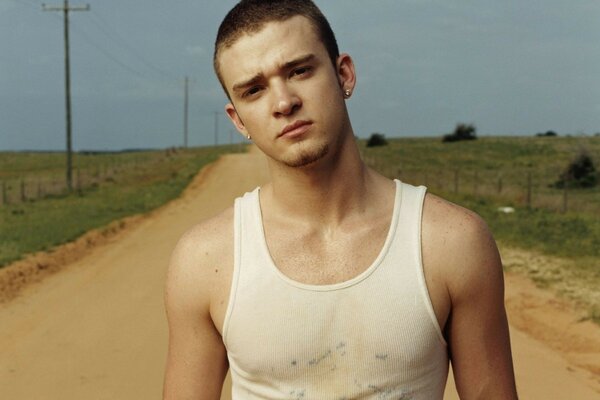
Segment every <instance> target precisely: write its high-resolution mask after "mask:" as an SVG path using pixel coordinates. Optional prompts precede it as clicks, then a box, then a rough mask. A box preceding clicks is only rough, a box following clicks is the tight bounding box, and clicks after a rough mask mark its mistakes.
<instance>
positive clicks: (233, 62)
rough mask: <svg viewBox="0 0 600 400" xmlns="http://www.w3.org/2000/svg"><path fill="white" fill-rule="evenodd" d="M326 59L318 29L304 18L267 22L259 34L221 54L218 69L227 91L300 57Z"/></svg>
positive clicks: (235, 44)
mask: <svg viewBox="0 0 600 400" xmlns="http://www.w3.org/2000/svg"><path fill="white" fill-rule="evenodd" d="M306 54H314V55H315V56H317V57H319V56H327V50H326V49H325V46H324V45H323V43H322V42H321V39H320V38H319V36H318V35H317V32H316V28H315V27H314V26H313V24H312V23H311V22H310V21H309V20H308V19H307V18H305V17H302V16H295V17H292V18H289V19H287V20H285V21H272V22H267V23H266V24H265V25H264V27H263V28H262V29H261V30H259V31H258V32H256V33H251V34H244V35H242V36H241V37H240V38H239V39H238V40H237V41H236V42H234V43H233V44H232V45H231V46H230V47H228V48H225V49H223V50H221V52H220V54H219V60H218V61H219V66H220V71H221V76H222V77H223V81H224V83H225V85H226V86H227V88H228V89H230V88H231V87H232V86H233V84H234V83H235V82H236V81H238V80H243V79H244V78H248V77H252V76H254V75H256V74H264V73H265V72H266V71H268V70H271V69H273V68H277V66H280V65H283V64H285V63H286V62H287V61H289V60H292V59H294V58H296V57H297V56H299V55H306Z"/></svg>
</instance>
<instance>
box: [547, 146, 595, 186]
mask: <svg viewBox="0 0 600 400" xmlns="http://www.w3.org/2000/svg"><path fill="white" fill-rule="evenodd" d="M597 184H598V172H597V171H596V167H595V165H594V161H593V160H592V157H591V156H590V154H589V153H588V152H587V150H585V149H583V150H581V151H580V152H579V154H578V155H577V156H576V157H575V158H574V159H573V161H571V162H570V163H569V165H568V167H567V169H566V170H565V171H564V172H563V173H562V174H560V177H559V179H558V181H556V183H555V184H554V186H555V187H557V188H563V187H565V185H568V187H579V188H591V187H594V186H596V185H597Z"/></svg>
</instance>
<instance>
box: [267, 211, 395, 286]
mask: <svg viewBox="0 0 600 400" xmlns="http://www.w3.org/2000/svg"><path fill="white" fill-rule="evenodd" d="M264 229H265V240H266V242H267V247H268V250H269V253H270V255H271V258H272V259H273V261H274V263H275V265H276V266H277V268H278V269H279V270H280V271H281V272H282V273H283V274H284V275H286V276H287V277H288V278H290V279H292V280H295V281H297V282H302V283H306V284H313V285H327V284H333V283H339V282H344V281H347V280H350V279H352V278H353V277H355V276H357V275H360V274H361V273H362V272H364V271H365V270H366V269H367V268H369V266H370V265H371V264H373V262H374V261H375V259H376V258H377V256H378V255H379V253H380V252H381V251H382V248H383V246H384V244H385V241H386V238H387V235H388V231H389V218H380V219H377V220H374V221H369V223H366V221H365V222H364V223H354V224H349V225H347V226H344V227H342V228H339V229H336V230H331V231H327V230H314V229H310V228H294V227H293V226H291V225H289V224H287V225H286V224H274V223H273V224H268V223H265V226H264Z"/></svg>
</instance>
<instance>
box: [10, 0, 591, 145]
mask: <svg viewBox="0 0 600 400" xmlns="http://www.w3.org/2000/svg"><path fill="white" fill-rule="evenodd" d="M316 2H317V4H318V5H319V6H320V7H321V9H322V11H323V12H324V13H325V15H326V16H327V17H328V19H329V20H330V23H331V25H332V27H333V29H334V31H335V32H336V35H337V39H338V43H339V46H340V50H342V51H345V52H348V53H350V54H351V55H352V56H353V58H354V61H355V64H356V67H357V73H358V86H357V88H356V90H355V94H354V95H353V97H352V99H351V100H350V101H349V107H350V113H351V119H352V122H353V126H354V129H355V133H356V134H357V135H359V136H362V137H367V136H368V135H370V134H371V133H372V132H382V133H384V134H385V135H386V136H388V137H402V136H431V135H441V134H443V133H446V132H449V131H451V130H452V129H453V127H454V125H455V124H456V123H458V122H468V123H475V125H476V126H477V127H478V131H479V134H481V135H532V134H534V133H536V132H541V131H546V130H550V129H551V130H555V131H557V132H558V133H560V134H567V133H569V134H580V133H587V134H593V133H596V132H600V23H598V21H600V1H598V0H573V1H568V2H567V1H564V0H560V1H559V0H530V1H516V0H504V1H492V0H479V1H472V0H471V1H467V0H463V1H449V0H395V1H394V0H373V1H368V2H367V1H364V0H361V1H359V0H343V1H341V0H337V1H334V0H317V1H316ZM234 3H235V1H229V0H202V1H197V0H195V1H192V0H179V1H172V2H167V1H156V0H147V1H144V2H139V1H136V2H133V1H123V0H121V1H117V0H103V1H98V0H90V1H88V2H87V3H85V2H79V1H71V5H74V6H75V5H83V4H90V6H91V11H89V12H74V13H71V22H72V24H71V67H72V93H73V146H74V149H76V150H82V149H95V150H105V149H110V150H118V149H124V148H161V147H167V146H178V145H181V144H182V142H183V133H182V132H183V121H182V120H183V80H184V77H185V76H186V75H187V76H189V77H190V79H192V84H191V86H190V120H189V129H190V138H189V143H190V145H207V144H212V143H213V142H214V126H215V122H214V121H215V112H219V114H218V115H217V118H218V127H219V142H220V143H228V142H229V140H230V137H234V138H235V140H238V136H237V133H234V132H233V128H232V127H231V125H230V124H229V122H228V121H227V119H226V117H225V116H224V114H223V105H224V104H225V97H224V95H223V93H222V91H221V88H220V86H219V84H218V82H217V80H216V78H215V77H214V74H213V72H212V64H211V57H212V47H213V42H214V37H215V34H216V30H217V28H218V24H219V23H220V21H221V20H222V18H223V17H224V15H225V14H226V12H227V11H228V9H229V8H230V7H231V6H232V5H233V4H234ZM41 4H42V2H41V1H37V0H0V38H1V40H0V150H23V149H33V150H62V149H63V148H64V147H65V138H64V136H65V122H64V119H65V117H64V109H65V108H64V69H63V68H64V53H63V36H62V35H63V32H62V29H63V28H62V15H61V14H60V13H56V12H44V11H42V6H41ZM47 4H49V5H61V4H62V1H60V0H55V1H54V2H52V1H48V2H47Z"/></svg>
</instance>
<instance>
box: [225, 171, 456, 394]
mask: <svg viewBox="0 0 600 400" xmlns="http://www.w3.org/2000/svg"><path fill="white" fill-rule="evenodd" d="M425 192H426V189H425V188H424V187H414V186H411V185H408V184H405V183H402V182H400V181H396V198H395V204H394V211H393V215H392V220H391V224H390V228H389V232H388V235H387V238H386V241H385V244H384V246H383V248H382V249H381V252H380V254H379V255H378V257H377V258H376V259H375V261H374V262H373V264H372V265H371V266H369V267H368V268H367V269H366V270H365V271H364V272H362V273H361V274H359V275H357V276H356V277H354V278H352V279H350V280H348V281H345V282H341V283H336V284H331V285H310V284H304V283H301V282H296V281H294V280H292V279H290V278H288V277H287V276H285V275H284V274H283V273H282V272H281V271H279V270H278V269H277V267H276V265H275V263H274V262H273V259H272V258H271V255H270V253H269V250H268V247H267V243H266V240H265V235H264V231H263V225H262V215H261V209H260V200H259V188H257V189H255V190H254V191H253V192H250V193H246V194H245V195H244V196H243V197H242V198H238V199H236V201H235V218H234V224H235V227H234V232H235V235H234V236H235V239H234V242H235V245H234V248H235V250H234V251H235V257H234V259H235V261H234V264H235V265H234V271H233V279H232V285H231V294H230V298H229V304H228V308H227V312H226V316H225V323H224V327H223V341H224V343H225V346H226V348H227V354H228V359H229V366H230V371H231V376H232V396H233V400H253V399H261V400H262V399H290V400H298V399H302V400H313V399H314V400H351V399H352V400H358V399H360V400H363V399H364V400H375V399H378V400H380V399H394V400H398V399H404V400H408V399H412V400H421V399H422V400H437V399H442V397H443V392H444V387H445V383H446V379H447V375H448V354H447V346H446V342H445V340H444V338H443V335H442V332H441V330H440V327H439V325H438V323H437V319H436V317H435V313H434V311H433V307H432V305H431V301H430V298H429V294H428V291H427V287H426V283H425V278H424V274H423V267H422V261H421V214H422V206H423V199H424V196H425Z"/></svg>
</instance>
